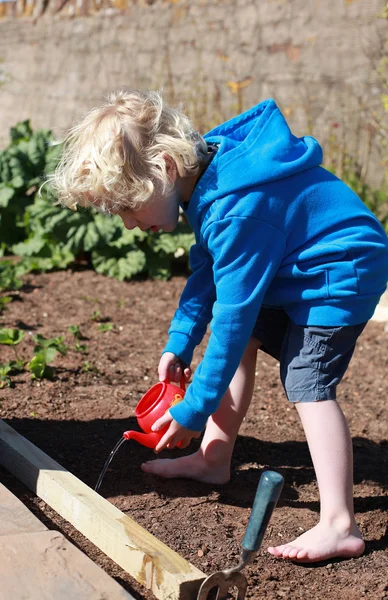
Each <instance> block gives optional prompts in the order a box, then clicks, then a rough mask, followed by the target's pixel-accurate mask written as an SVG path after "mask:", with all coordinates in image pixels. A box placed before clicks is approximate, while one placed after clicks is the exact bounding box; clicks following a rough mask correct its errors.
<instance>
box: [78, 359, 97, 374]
mask: <svg viewBox="0 0 388 600" xmlns="http://www.w3.org/2000/svg"><path fill="white" fill-rule="evenodd" d="M81 372H82V373H95V374H96V375H98V374H99V370H98V368H97V367H96V365H94V364H93V363H90V362H89V361H87V360H85V362H84V364H83V365H82V368H81Z"/></svg>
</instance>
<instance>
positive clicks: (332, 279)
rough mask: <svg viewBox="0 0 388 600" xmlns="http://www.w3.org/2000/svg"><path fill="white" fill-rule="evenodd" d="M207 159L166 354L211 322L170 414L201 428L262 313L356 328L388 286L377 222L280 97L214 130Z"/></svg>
mask: <svg viewBox="0 0 388 600" xmlns="http://www.w3.org/2000/svg"><path fill="white" fill-rule="evenodd" d="M205 139H206V141H207V142H209V143H212V144H215V145H217V147H218V149H217V152H216V155H215V157H214V158H213V160H212V162H211V163H210V165H209V166H208V168H207V169H206V171H205V173H204V174H203V175H202V177H201V178H200V180H199V181H198V183H197V185H196V187H195V189H194V192H193V194H192V196H191V198H190V202H189V204H188V206H187V208H185V212H186V215H187V217H188V220H189V223H190V225H191V227H192V228H193V230H194V233H195V238H196V243H195V244H194V246H193V247H192V249H191V253H190V263H191V268H192V271H193V273H192V274H191V275H190V277H189V279H188V281H187V284H186V286H185V289H184V291H183V293H182V296H181V299H180V303H179V308H178V310H177V311H176V313H175V316H174V318H173V320H172V322H171V327H170V329H169V339H168V343H167V345H166V347H165V349H164V352H167V351H168V352H173V353H174V354H176V355H177V356H179V357H180V358H181V359H182V360H183V361H184V362H185V363H187V364H190V362H191V359H192V355H193V351H194V348H195V347H196V346H197V345H198V344H199V343H200V342H201V340H202V338H203V336H204V334H205V332H206V328H207V325H208V324H209V322H210V329H211V335H210V337H209V342H208V346H207V349H206V351H205V354H204V358H203V360H202V362H201V363H200V365H199V366H198V368H197V370H196V372H195V375H194V378H193V382H192V384H191V385H190V386H189V388H188V390H187V392H186V395H185V398H184V400H183V401H182V402H180V403H179V404H177V405H176V406H174V407H173V408H171V409H170V413H171V415H172V416H173V418H174V419H175V420H176V421H177V422H178V423H180V424H181V425H183V426H184V427H187V428H189V429H193V430H196V431H200V430H202V429H203V428H204V426H205V424H206V421H207V419H208V417H209V416H210V415H211V414H213V413H214V412H215V411H216V410H217V408H218V405H219V403H220V401H221V398H222V397H223V395H224V394H225V392H226V390H227V388H228V386H229V384H230V381H231V379H232V377H233V375H234V373H235V371H236V369H237V367H238V365H239V363H240V361H241V358H242V355H243V353H244V350H245V347H246V345H247V343H248V340H249V338H250V336H251V334H252V331H253V328H254V325H255V322H256V319H257V316H258V313H259V310H260V307H261V306H262V305H263V304H264V305H270V306H277V307H282V308H283V309H284V310H285V311H286V312H287V314H288V315H289V317H290V319H291V320H292V321H293V322H295V323H296V324H299V325H326V326H337V325H355V324H358V323H363V322H365V321H367V320H368V319H369V318H370V317H371V316H372V314H373V312H374V309H375V306H376V304H377V302H378V300H379V297H380V296H381V294H382V293H383V292H384V290H385V288H386V283H387V279H388V240H387V236H386V234H385V232H384V230H383V228H382V227H381V225H380V223H379V222H378V220H377V218H376V217H375V216H374V215H373V214H372V213H371V212H370V211H369V210H368V208H367V207H366V206H365V204H364V203H363V202H362V201H361V200H360V199H359V198H358V196H357V195H356V194H355V193H354V192H352V190H351V189H350V188H349V187H347V186H346V185H345V184H344V183H343V182H341V181H340V180H339V179H337V177H335V176H334V175H332V174H331V173H330V172H328V171H327V170H325V169H323V168H322V167H320V166H319V165H320V164H321V162H322V150H321V147H320V146H319V144H318V142H317V141H316V140H315V139H314V138H312V137H302V138H297V137H295V136H294V135H293V134H292V133H291V131H290V129H289V127H288V125H287V123H286V121H285V119H284V118H283V116H282V114H281V112H280V110H279V109H278V107H277V106H276V104H275V102H274V101H273V100H266V101H264V102H262V103H260V104H258V105H257V106H255V107H253V108H252V109H251V110H248V111H247V112H245V113H243V114H241V115H239V116H238V117H236V118H233V119H231V120H230V121H227V122H226V123H224V124H222V125H220V126H219V127H216V128H215V129H213V130H212V131H210V132H209V133H208V134H207V135H206V136H205Z"/></svg>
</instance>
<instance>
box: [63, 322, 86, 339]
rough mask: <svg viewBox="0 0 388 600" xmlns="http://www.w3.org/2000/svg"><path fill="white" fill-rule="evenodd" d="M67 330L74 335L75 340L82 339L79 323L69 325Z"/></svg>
mask: <svg viewBox="0 0 388 600" xmlns="http://www.w3.org/2000/svg"><path fill="white" fill-rule="evenodd" d="M67 330H68V331H69V332H70V333H71V334H72V335H73V336H74V337H75V339H76V340H84V339H85V338H84V336H83V335H82V333H81V328H80V326H79V325H69V327H68V328H67Z"/></svg>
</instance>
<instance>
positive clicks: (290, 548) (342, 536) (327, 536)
mask: <svg viewBox="0 0 388 600" xmlns="http://www.w3.org/2000/svg"><path fill="white" fill-rule="evenodd" d="M364 549H365V544H364V541H363V539H362V537H361V533H360V531H359V529H358V528H357V526H356V525H354V526H353V527H352V528H350V529H349V528H347V529H342V530H341V529H340V528H336V527H335V526H332V527H329V526H327V525H324V524H323V523H318V525H316V526H315V527H313V528H312V529H310V530H309V531H306V533H304V534H303V535H301V536H300V537H298V538H297V539H296V540H293V541H292V542H289V543H288V544H283V545H282V546H275V547H273V546H271V547H270V548H268V552H269V553H270V554H273V556H276V557H278V558H287V559H289V560H293V561H297V562H303V563H309V562H318V561H321V560H328V559H329V558H334V557H342V558H356V557H357V556H361V554H362V553H363V552H364Z"/></svg>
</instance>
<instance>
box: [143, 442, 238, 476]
mask: <svg viewBox="0 0 388 600" xmlns="http://www.w3.org/2000/svg"><path fill="white" fill-rule="evenodd" d="M141 468H142V470H143V471H145V472H146V473H152V474H153V475H158V476H159V477H166V478H168V479H173V478H178V477H179V478H184V479H195V480H196V481H202V482H204V483H215V484H218V485H221V484H223V483H227V482H228V481H229V479H230V467H229V464H226V465H225V464H218V463H209V462H208V461H206V459H205V457H204V455H203V453H202V452H201V450H198V451H197V452H195V453H194V454H190V455H189V456H181V457H180V458H158V459H157V460H150V461H148V462H145V463H143V464H142V465H141Z"/></svg>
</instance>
